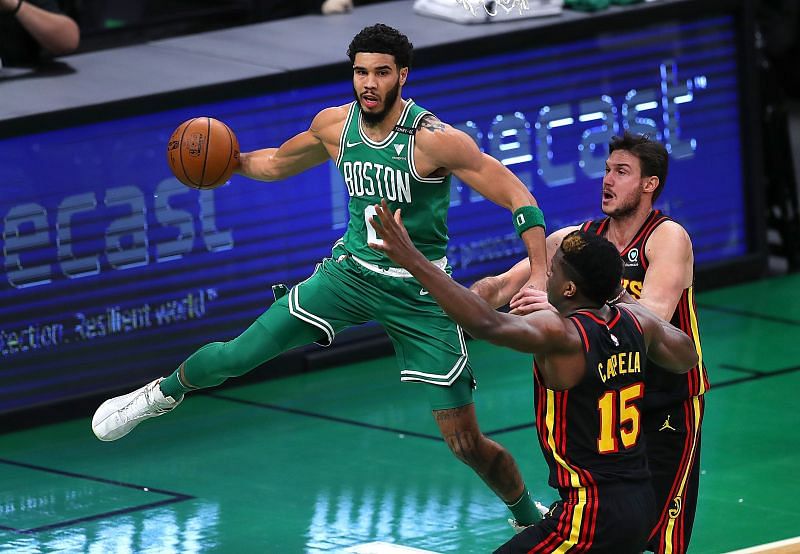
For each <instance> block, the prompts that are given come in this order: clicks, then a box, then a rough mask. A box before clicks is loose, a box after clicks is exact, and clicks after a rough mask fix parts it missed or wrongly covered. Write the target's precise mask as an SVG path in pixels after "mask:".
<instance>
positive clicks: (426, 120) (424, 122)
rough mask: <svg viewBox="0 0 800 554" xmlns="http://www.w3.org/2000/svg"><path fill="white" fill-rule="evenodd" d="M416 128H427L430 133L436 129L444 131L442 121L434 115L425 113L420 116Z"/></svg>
mask: <svg viewBox="0 0 800 554" xmlns="http://www.w3.org/2000/svg"><path fill="white" fill-rule="evenodd" d="M418 128H419V129H427V130H428V131H430V132H431V133H435V132H436V131H444V123H442V122H441V121H439V120H438V119H437V118H436V116H435V115H433V114H427V115H424V116H422V119H421V120H420V122H419V125H418Z"/></svg>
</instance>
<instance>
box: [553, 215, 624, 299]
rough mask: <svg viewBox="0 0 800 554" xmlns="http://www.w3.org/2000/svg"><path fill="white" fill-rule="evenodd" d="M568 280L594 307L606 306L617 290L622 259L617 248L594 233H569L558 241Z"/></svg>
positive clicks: (620, 277)
mask: <svg viewBox="0 0 800 554" xmlns="http://www.w3.org/2000/svg"><path fill="white" fill-rule="evenodd" d="M561 251H562V253H563V254H564V258H563V259H564V261H565V262H566V263H565V264H564V265H565V269H566V273H567V276H568V277H569V278H570V279H571V280H572V281H574V282H575V284H576V285H577V286H578V290H579V291H580V292H581V293H582V294H583V295H584V296H585V297H586V298H588V299H589V300H591V301H592V302H595V303H596V304H599V305H602V304H605V303H606V302H607V301H608V300H609V299H611V298H612V297H613V296H614V294H615V293H616V292H617V291H618V290H619V286H620V281H621V279H622V259H621V258H620V257H619V252H618V251H617V247H616V246H614V245H613V244H611V243H610V242H609V241H608V240H606V239H605V238H604V237H601V236H598V235H595V234H594V233H586V232H583V231H579V230H578V231H572V232H571V233H569V234H568V235H567V236H565V237H564V240H563V241H561Z"/></svg>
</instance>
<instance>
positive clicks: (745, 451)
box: [0, 275, 800, 554]
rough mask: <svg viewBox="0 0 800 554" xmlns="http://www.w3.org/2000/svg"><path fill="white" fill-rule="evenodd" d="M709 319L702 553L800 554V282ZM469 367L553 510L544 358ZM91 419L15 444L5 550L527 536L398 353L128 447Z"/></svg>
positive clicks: (483, 405)
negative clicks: (536, 415)
mask: <svg viewBox="0 0 800 554" xmlns="http://www.w3.org/2000/svg"><path fill="white" fill-rule="evenodd" d="M698 303H699V306H700V324H701V330H702V333H703V335H702V338H703V354H704V358H705V360H706V361H707V364H708V369H709V374H710V377H711V379H712V383H713V388H712V390H711V391H710V392H709V393H708V396H707V412H706V420H705V424H704V427H703V450H702V464H701V469H702V479H701V484H700V501H699V506H698V513H697V521H696V524H695V533H694V537H693V540H692V546H691V549H690V552H692V553H696V554H706V553H709V554H710V553H722V552H730V551H735V550H739V549H745V548H749V547H754V546H757V545H764V544H767V543H775V542H776V541H785V542H784V546H782V547H781V546H777V545H772V546H761V547H758V548H755V549H749V550H747V552H782V553H787V552H797V551H800V543H794V544H792V543H793V541H788V542H787V541H786V540H787V539H792V538H793V537H797V536H798V535H800V477H798V465H800V431H799V430H798V429H799V428H800V404H798V392H800V275H793V276H785V277H780V278H774V279H771V280H764V281H759V282H754V283H750V284H746V285H743V286H737V287H733V288H727V289H721V290H715V291H711V292H707V293H704V294H701V295H700V296H699V297H698ZM470 351H471V356H472V362H473V365H474V367H475V370H476V372H477V377H478V381H479V385H478V390H477V391H476V402H477V404H476V406H477V410H478V418H479V421H480V422H481V426H482V429H483V430H484V432H487V433H488V434H489V435H491V436H492V437H493V438H495V439H496V440H498V441H500V442H502V443H503V444H504V445H505V446H506V447H508V448H509V449H510V450H511V452H512V453H513V454H514V455H515V457H516V459H517V461H518V463H519V465H520V467H521V470H522V472H523V474H524V476H525V477H526V481H527V483H528V486H529V488H530V489H531V491H532V493H533V495H534V496H535V497H536V498H537V499H539V500H541V501H542V502H543V503H545V504H549V503H550V502H551V501H552V500H553V499H554V498H555V494H554V491H552V490H550V489H548V488H547V486H546V468H545V464H544V461H543V459H542V456H541V452H540V451H539V447H538V445H537V442H536V437H535V431H534V428H533V423H532V402H533V401H532V395H531V370H530V367H531V362H530V358H529V357H528V356H525V355H522V354H517V353H515V352H512V351H507V350H503V349H499V348H495V347H492V346H489V345H487V344H484V343H480V342H476V341H473V342H471V343H470ZM74 362H75V363H80V361H79V360H74ZM65 370H67V369H65ZM90 417H91V414H90V413H87V414H86V415H85V417H83V418H81V419H77V420H70V421H64V422H61V423H58V424H54V425H48V426H44V427H38V428H34V429H28V430H24V431H17V432H7V433H5V434H2V435H0V552H14V553H39V552H65V553H73V552H87V553H98V554H101V553H102V554H105V553H116V552H135V553H165V552H180V553H188V552H223V553H227V552H230V553H237V554H244V553H250V552H265V553H279V554H283V553H303V552H307V553H323V552H344V553H362V554H363V553H375V554H378V553H381V554H383V553H401V552H405V553H412V552H418V553H420V552H438V553H444V552H458V553H466V554H469V553H483V552H491V551H492V550H493V549H494V548H495V547H497V546H498V545H499V544H501V543H502V542H504V541H505V540H507V539H508V538H509V537H510V536H511V533H512V531H511V529H510V528H509V527H508V525H507V523H506V518H507V517H508V514H507V511H506V509H505V507H504V506H503V505H502V503H501V502H500V501H499V500H498V499H497V498H495V497H494V496H493V495H492V493H491V492H490V491H489V490H488V489H487V488H486V487H485V486H484V485H483V483H482V482H481V481H480V480H479V479H478V477H476V476H475V475H474V474H473V473H472V471H471V470H470V469H469V468H467V467H466V466H463V465H461V464H460V463H459V462H457V461H456V460H455V458H454V457H453V456H452V455H451V454H450V452H449V451H448V449H447V448H446V446H445V445H444V443H443V442H442V441H441V440H440V439H439V437H438V432H437V429H436V426H435V425H434V422H433V420H432V418H431V415H430V412H429V410H428V407H427V402H426V399H425V395H424V393H423V392H422V391H421V390H420V388H419V387H418V386H415V385H414V384H401V383H400V380H399V375H398V371H397V369H396V368H395V365H394V359H393V357H391V356H387V357H385V358H380V359H374V360H370V361H368V362H360V363H354V364H351V365H344V366H339V367H336V368H334V369H328V370H324V371H317V372H313V373H308V374H304V375H299V376H292V377H286V378H281V379H277V380H271V381H266V382H261V383H256V384H249V385H246V386H241V387H234V388H226V389H224V390H216V391H212V392H210V393H208V394H195V395H193V396H190V397H187V400H186V401H185V402H184V403H183V405H182V406H181V407H180V408H179V409H178V410H176V411H175V412H174V413H172V414H169V415H167V416H164V417H163V418H160V419H158V420H155V421H151V422H147V423H145V424H143V425H142V426H141V427H139V428H138V429H136V431H134V432H133V433H132V434H131V435H130V436H128V437H126V438H124V439H122V440H120V441H118V442H114V443H101V442H99V441H98V440H97V439H95V438H94V436H93V435H92V433H91V430H90V428H89V419H90Z"/></svg>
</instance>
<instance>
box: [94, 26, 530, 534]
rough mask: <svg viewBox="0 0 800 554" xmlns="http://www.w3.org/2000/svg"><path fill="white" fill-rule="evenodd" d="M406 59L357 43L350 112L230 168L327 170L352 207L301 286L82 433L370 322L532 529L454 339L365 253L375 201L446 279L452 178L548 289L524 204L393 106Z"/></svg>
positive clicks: (476, 155) (447, 436)
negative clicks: (491, 207) (391, 212)
mask: <svg viewBox="0 0 800 554" xmlns="http://www.w3.org/2000/svg"><path fill="white" fill-rule="evenodd" d="M411 53H412V45H411V44H410V43H409V41H408V39H407V38H406V37H405V36H404V35H402V34H401V33H399V32H398V31H396V30H395V29H392V28H391V27H388V26H386V25H382V24H378V25H374V26H371V27H367V28H365V29H363V30H362V31H361V32H360V33H358V35H356V36H355V38H354V39H353V41H352V42H351V44H350V47H349V49H348V56H349V57H350V60H351V61H352V63H353V90H354V94H355V98H356V100H355V101H354V102H351V103H349V104H346V105H343V106H337V107H331V108H327V109H324V110H322V111H321V112H320V113H319V114H317V116H316V117H314V119H313V121H312V122H311V126H310V128H309V129H308V130H307V131H305V132H302V133H300V134H298V135H296V136H294V137H292V138H290V139H289V140H287V141H286V142H285V143H283V144H282V145H281V146H280V147H279V148H267V149H264V150H258V151H254V152H249V153H242V154H241V167H240V170H239V171H240V173H241V174H243V175H245V176H247V177H250V178H252V179H257V180H261V181H277V180H280V179H285V178H287V177H291V176H292V175H296V174H298V173H301V172H302V171H304V170H306V169H309V168H311V167H314V166H317V165H319V164H322V163H325V162H326V161H327V160H334V161H335V163H336V165H337V167H338V169H339V171H340V172H341V174H342V176H343V178H344V182H345V184H346V186H347V191H348V193H349V196H350V201H349V212H350V220H349V223H348V227H347V231H346V233H345V235H344V237H343V238H342V239H341V240H340V241H338V242H337V243H336V244H335V245H334V247H333V252H332V255H331V257H330V258H328V259H325V260H323V261H322V262H321V263H320V264H318V265H317V268H316V270H315V271H314V273H313V275H312V276H311V277H309V278H308V279H307V280H305V281H303V282H301V283H300V284H298V285H297V286H295V287H294V288H292V289H291V291H289V292H288V294H285V295H284V296H281V297H280V298H276V302H275V303H274V304H273V305H272V306H271V307H270V308H269V309H268V310H267V311H266V312H265V313H264V314H262V315H261V316H260V317H259V318H258V320H257V321H256V322H255V323H253V324H252V325H251V326H250V327H249V328H248V329H246V330H245V331H244V332H243V333H242V334H241V335H240V336H239V337H237V338H235V339H233V340H231V341H228V342H215V343H211V344H208V345H206V346H204V347H202V348H201V349H200V350H198V351H197V352H195V353H194V354H192V355H191V356H190V357H189V358H188V359H186V361H185V362H184V363H182V364H181V365H180V366H179V367H178V369H177V370H175V371H174V372H173V373H172V374H171V375H169V376H168V377H166V378H164V379H156V380H155V381H153V382H152V383H149V384H148V385H145V386H144V387H142V388H141V389H138V390H136V391H134V392H132V393H130V394H127V395H123V396H119V397H116V398H112V399H110V400H108V401H106V402H105V403H103V404H102V405H101V406H100V408H98V410H97V412H96V413H95V416H94V418H93V420H92V429H93V431H94V433H95V435H97V437H98V438H99V439H100V440H104V441H111V440H116V439H119V438H121V437H123V436H124V435H126V434H127V433H129V432H130V431H131V430H132V429H133V428H134V427H135V426H136V425H138V424H139V423H140V422H141V421H144V420H145V419H148V418H151V417H155V416H158V415H161V414H163V413H165V412H167V411H169V410H171V409H173V408H174V407H175V406H177V404H178V403H179V402H181V400H182V399H183V396H184V394H185V393H187V392H189V391H191V390H195V389H200V388H206V387H213V386H216V385H219V384H220V383H222V382H223V381H225V380H226V379H227V378H229V377H235V376H240V375H242V374H244V373H247V372H248V371H250V370H252V369H254V368H255V367H257V366H259V365H261V364H263V363H264V362H266V361H267V360H269V359H271V358H274V357H275V356H277V355H279V354H281V353H282V352H285V351H287V350H289V349H291V348H295V347H298V346H302V345H306V344H309V343H312V342H317V343H320V344H323V345H327V344H330V343H331V342H332V341H333V339H334V337H335V335H336V333H337V332H339V331H341V330H342V329H345V328H347V327H350V326H353V325H358V324H361V323H365V322H367V321H372V320H376V321H378V322H380V323H381V324H382V325H383V327H384V328H385V329H386V330H387V332H388V334H389V336H390V338H391V340H392V343H393V345H394V349H395V353H396V359H397V363H398V365H399V366H400V379H401V381H404V382H414V383H421V386H423V387H425V389H426V391H427V394H428V397H429V400H430V405H431V409H432V411H433V416H434V419H435V420H436V423H437V424H438V426H439V429H440V431H441V433H442V436H443V437H444V440H445V442H446V443H447V445H448V446H449V447H450V449H451V450H452V452H453V453H454V454H455V456H456V457H457V458H458V459H459V460H461V461H463V462H464V463H466V464H467V465H469V466H470V467H471V468H473V470H474V471H475V472H476V473H477V474H478V475H479V476H480V477H481V478H482V479H483V480H484V481H485V482H486V484H487V485H488V486H489V487H490V488H491V489H492V491H494V492H495V493H496V494H497V495H498V496H499V497H500V498H501V499H503V501H505V502H506V504H507V505H508V506H509V508H510V510H511V512H512V514H513V515H514V518H515V520H516V521H517V523H519V524H523V525H527V524H530V523H533V522H534V521H537V520H538V519H540V517H541V516H540V515H539V513H538V511H537V509H536V507H535V506H534V503H533V501H532V500H531V498H530V495H529V494H528V491H527V489H526V488H525V485H524V483H523V480H522V477H521V476H520V473H519V470H518V468H517V465H516V462H515V461H514V459H513V458H512V456H511V455H510V454H509V452H508V451H507V450H506V449H505V448H503V447H502V446H501V445H499V444H498V443H496V442H494V441H492V440H490V439H488V438H487V437H486V436H484V435H483V434H482V433H481V431H480V429H479V427H478V423H477V420H476V416H475V409H474V406H473V402H472V389H473V388H474V386H475V380H474V378H473V375H472V369H471V367H470V365H469V360H468V356H467V349H466V343H465V341H464V337H463V333H462V330H461V329H460V328H459V327H458V326H457V325H456V324H455V323H454V322H453V321H451V320H450V319H449V318H448V317H447V315H446V314H445V313H444V312H443V311H442V309H441V308H440V307H439V305H438V304H437V303H436V302H435V301H434V300H433V299H432V298H431V297H430V296H429V295H428V294H427V291H426V290H424V289H423V288H422V287H421V286H420V284H419V282H417V281H416V280H415V279H414V278H413V277H412V276H411V274H410V273H408V271H406V270H405V269H403V268H400V267H396V266H395V265H394V264H393V263H392V261H391V260H390V259H389V258H388V257H386V256H385V255H384V254H383V253H381V252H378V251H376V250H373V249H371V248H370V247H369V246H368V243H369V242H375V241H376V240H377V237H376V235H375V233H374V230H373V228H372V227H371V226H370V225H369V224H368V220H369V219H371V217H372V216H373V215H374V213H375V208H374V205H375V204H377V203H379V202H380V200H381V199H386V200H388V202H389V206H391V207H393V208H402V210H403V214H404V216H405V218H406V225H407V226H408V229H409V232H410V234H411V237H412V239H413V240H414V244H415V245H416V246H417V247H418V248H419V249H420V251H422V252H423V254H424V255H425V256H426V258H427V259H428V260H430V261H431V262H433V263H434V264H435V265H436V266H437V267H439V268H440V269H441V270H442V271H444V272H448V273H449V271H450V268H449V266H448V264H447V259H446V258H445V253H446V247H447V240H448V236H447V209H448V206H449V203H450V176H451V175H452V174H455V175H456V176H457V177H458V178H459V179H461V180H462V181H464V182H465V183H467V184H468V185H469V186H470V187H472V188H473V189H475V190H476V191H477V192H479V193H480V194H482V195H483V196H485V197H486V198H488V199H489V200H491V201H493V202H495V203H496V204H499V205H501V206H504V207H505V208H508V209H509V211H511V212H513V218H510V219H511V221H513V224H514V226H515V228H516V230H517V232H518V234H519V235H520V237H521V238H522V240H523V242H524V243H525V246H526V248H527V250H528V254H529V258H530V261H531V273H530V279H529V280H528V283H527V284H530V285H532V286H535V287H538V288H543V287H544V284H545V280H546V277H545V263H544V259H545V254H546V250H545V240H544V218H543V216H542V213H541V211H540V210H539V208H538V207H537V206H536V202H535V200H534V198H533V196H532V195H531V193H530V192H529V191H528V189H527V188H526V187H525V185H524V184H523V183H522V182H521V181H519V179H517V178H516V177H515V176H514V175H513V174H512V173H511V172H510V171H509V170H508V169H506V168H505V167H504V166H503V165H502V164H501V163H500V162H498V161H497V160H495V159H494V158H492V157H490V156H488V155H485V154H483V153H481V152H480V151H479V149H478V148H477V146H476V145H475V143H474V142H473V140H472V139H471V138H470V137H469V136H468V135H466V134H465V133H463V132H461V131H459V130H457V129H454V128H452V127H451V126H449V125H446V124H445V123H442V122H441V121H440V120H438V119H437V118H436V117H435V116H434V115H433V114H431V113H430V112H428V111H426V110H424V109H423V108H421V107H420V106H418V105H417V104H415V103H414V102H413V101H412V100H410V99H403V98H402V94H401V92H402V87H403V85H404V84H405V83H406V79H407V78H408V71H409V66H410V62H411ZM309 217H313V214H309ZM276 296H277V295H276ZM417 386H420V385H417Z"/></svg>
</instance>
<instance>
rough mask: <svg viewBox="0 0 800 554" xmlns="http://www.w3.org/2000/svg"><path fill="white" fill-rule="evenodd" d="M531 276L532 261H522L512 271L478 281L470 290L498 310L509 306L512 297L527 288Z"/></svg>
mask: <svg viewBox="0 0 800 554" xmlns="http://www.w3.org/2000/svg"><path fill="white" fill-rule="evenodd" d="M530 276H531V263H530V261H528V260H520V261H519V262H517V263H516V264H514V265H513V266H512V267H511V269H509V270H508V271H506V272H504V273H501V274H500V275H489V276H488V277H484V278H483V279H480V280H479V281H476V282H475V283H473V284H472V286H471V287H470V290H471V291H472V292H474V293H475V294H477V295H478V296H480V297H481V298H483V299H484V300H485V301H486V302H487V303H488V304H489V305H490V306H492V307H493V308H495V309H497V308H499V307H500V306H505V305H506V304H508V302H509V301H510V300H511V297H512V296H514V294H516V293H517V291H519V289H521V288H522V287H523V286H525V284H526V283H527V282H528V279H530Z"/></svg>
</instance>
